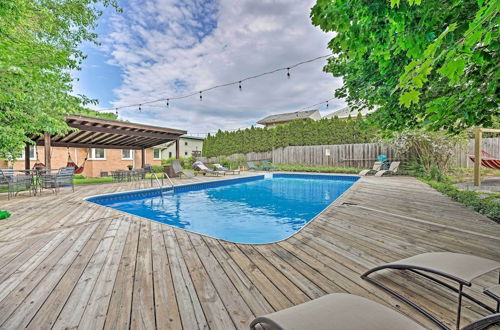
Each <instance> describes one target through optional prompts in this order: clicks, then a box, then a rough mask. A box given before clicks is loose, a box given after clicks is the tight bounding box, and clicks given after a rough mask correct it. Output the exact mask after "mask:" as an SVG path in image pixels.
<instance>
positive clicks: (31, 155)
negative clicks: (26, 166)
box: [19, 147, 36, 160]
mask: <svg viewBox="0 0 500 330" xmlns="http://www.w3.org/2000/svg"><path fill="white" fill-rule="evenodd" d="M24 157H25V156H24V150H23V152H22V153H21V156H20V157H19V159H24ZM30 160H36V155H35V148H33V147H31V148H30Z"/></svg>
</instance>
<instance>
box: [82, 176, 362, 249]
mask: <svg viewBox="0 0 500 330" xmlns="http://www.w3.org/2000/svg"><path fill="white" fill-rule="evenodd" d="M268 173H269V172H268ZM270 173H272V174H274V173H279V174H302V175H311V176H312V175H324V176H346V177H357V178H358V179H357V180H355V181H354V182H353V184H352V185H351V186H350V187H349V188H348V189H347V190H345V191H344V192H343V193H342V194H341V195H340V196H339V197H337V198H336V199H335V200H334V201H333V202H331V203H330V204H328V205H327V206H326V207H325V208H324V209H323V210H322V211H321V212H319V213H318V214H316V216H314V217H313V218H312V219H311V220H309V221H308V222H307V223H306V224H304V225H303V226H302V227H301V228H300V229H299V230H297V231H296V232H294V233H293V234H291V235H290V236H287V237H285V238H283V239H280V240H278V241H273V242H266V243H242V242H233V241H229V240H226V239H223V238H218V237H214V236H210V235H207V234H201V233H197V232H195V231H191V230H188V229H184V228H180V227H177V226H173V225H170V224H167V223H164V222H161V221H158V220H154V219H149V218H146V217H142V216H140V215H135V214H132V213H128V212H125V211H121V210H118V209H114V208H111V207H108V206H105V205H102V204H99V203H95V202H93V201H89V200H88V199H89V198H92V197H98V196H103V195H122V194H126V193H130V192H134V191H148V190H160V189H161V188H149V189H134V190H128V191H121V192H119V193H111V194H100V195H93V196H87V197H85V198H83V200H84V201H86V202H88V203H92V204H95V205H98V206H100V207H106V208H110V209H112V210H114V211H116V212H119V213H121V214H123V215H128V216H131V217H137V218H140V219H144V220H148V221H153V222H155V223H159V224H162V225H165V226H168V227H170V228H173V229H179V230H184V231H186V232H188V233H191V234H196V235H200V236H204V237H208V238H211V239H216V240H219V241H222V242H227V243H231V244H241V245H249V246H252V245H259V246H264V245H269V244H277V243H280V242H284V241H286V240H288V239H289V238H291V237H293V236H295V235H297V234H298V233H300V232H301V231H302V230H303V229H304V228H306V227H307V226H308V225H310V224H311V223H313V222H314V221H315V220H316V219H317V218H318V217H319V216H321V215H322V214H323V213H324V212H326V211H327V210H328V209H330V208H331V207H335V206H338V205H341V202H343V200H345V198H347V195H348V193H350V192H351V190H352V189H353V187H355V186H356V184H357V183H358V182H359V181H361V180H362V178H363V176H359V175H355V174H343V173H339V174H337V173H310V172H270ZM260 176H264V173H262V174H257V175H249V176H246V178H256V177H260ZM240 178H242V177H240ZM235 179H239V178H229V179H222V180H218V181H210V182H220V181H232V180H235ZM199 183H200V184H201V183H204V182H199ZM193 184H196V183H188V184H182V185H176V186H174V187H183V186H189V185H193ZM174 187H172V188H174Z"/></svg>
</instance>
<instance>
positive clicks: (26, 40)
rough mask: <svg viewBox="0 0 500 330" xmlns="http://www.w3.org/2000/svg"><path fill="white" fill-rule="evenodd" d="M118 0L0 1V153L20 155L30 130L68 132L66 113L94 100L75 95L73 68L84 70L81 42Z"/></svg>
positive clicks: (80, 109)
mask: <svg viewBox="0 0 500 330" xmlns="http://www.w3.org/2000/svg"><path fill="white" fill-rule="evenodd" d="M98 5H104V6H113V7H114V8H116V9H117V10H119V8H118V5H117V3H116V1H115V0H65V1H60V0H40V1H33V0H15V1H4V0H1V1H0V158H2V157H8V156H9V155H16V154H19V152H20V151H21V150H22V148H23V145H24V144H25V143H26V142H29V141H30V140H29V139H28V138H27V136H29V135H38V134H42V132H44V131H47V132H49V133H52V134H54V133H59V132H66V131H68V130H69V128H68V126H67V125H66V122H65V118H64V115H67V114H72V113H78V112H80V113H81V112H84V113H85V111H86V109H85V107H84V106H85V105H86V104H89V103H91V102H92V101H91V100H89V99H88V98H86V97H85V96H83V95H73V94H72V92H73V89H72V81H73V79H72V77H71V71H72V70H78V69H80V65H81V63H82V61H83V60H84V59H85V55H84V54H83V53H82V52H81V50H79V49H78V46H79V45H81V43H82V42H94V43H95V42H96V38H97V35H96V34H95V33H93V32H92V30H93V29H94V28H95V24H96V20H97V18H98V17H99V16H100V15H101V14H102V12H101V10H99V9H98V8H97V6H98Z"/></svg>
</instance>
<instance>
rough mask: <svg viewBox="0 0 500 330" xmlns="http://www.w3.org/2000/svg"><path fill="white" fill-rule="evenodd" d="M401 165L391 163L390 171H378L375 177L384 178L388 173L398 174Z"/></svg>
mask: <svg viewBox="0 0 500 330" xmlns="http://www.w3.org/2000/svg"><path fill="white" fill-rule="evenodd" d="M399 164H400V162H391V165H390V166H389V169H388V170H381V171H377V173H375V176H382V175H384V174H385V173H386V172H391V173H396V172H397V171H398V169H399Z"/></svg>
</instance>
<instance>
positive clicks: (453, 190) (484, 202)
mask: <svg viewBox="0 0 500 330" xmlns="http://www.w3.org/2000/svg"><path fill="white" fill-rule="evenodd" d="M422 181H424V182H426V183H427V184H429V185H430V186H431V187H433V188H434V189H436V190H437V191H439V192H441V193H443V194H445V195H447V196H449V197H450V198H451V199H453V200H456V201H457V202H460V203H462V204H464V205H466V206H468V207H470V208H472V209H474V210H475V211H477V212H479V213H481V214H484V215H485V216H487V217H488V218H491V219H493V220H495V221H496V222H498V223H500V203H498V202H497V201H495V200H494V199H488V198H481V197H479V194H478V193H477V192H475V191H470V190H466V191H464V190H460V189H458V188H457V187H455V186H453V185H451V184H448V183H443V182H436V181H432V180H426V179H422Z"/></svg>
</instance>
